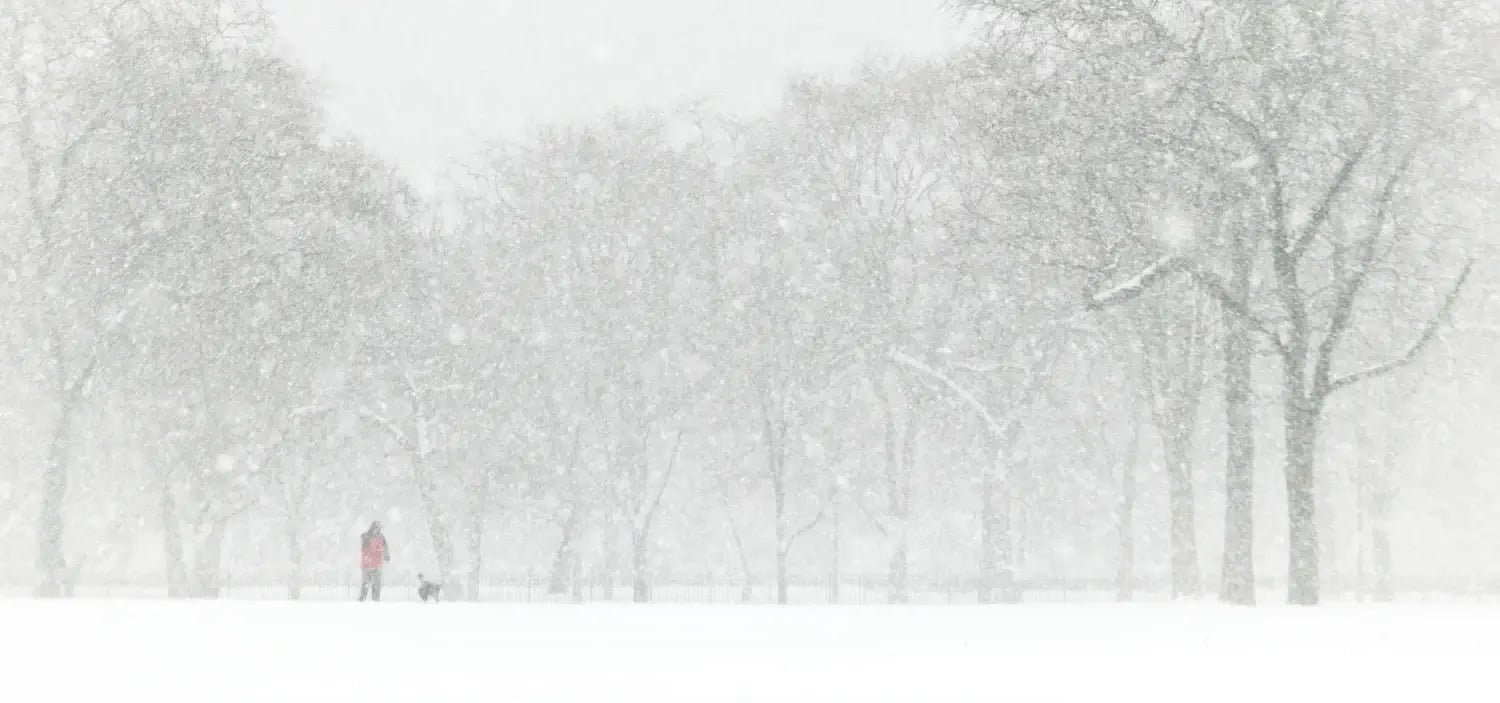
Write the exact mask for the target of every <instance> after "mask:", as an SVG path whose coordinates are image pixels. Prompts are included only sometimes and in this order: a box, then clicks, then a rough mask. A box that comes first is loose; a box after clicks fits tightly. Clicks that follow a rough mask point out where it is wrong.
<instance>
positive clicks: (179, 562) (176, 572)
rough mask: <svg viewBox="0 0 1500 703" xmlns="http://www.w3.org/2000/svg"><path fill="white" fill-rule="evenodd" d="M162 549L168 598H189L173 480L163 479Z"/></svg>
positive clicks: (161, 502)
mask: <svg viewBox="0 0 1500 703" xmlns="http://www.w3.org/2000/svg"><path fill="white" fill-rule="evenodd" d="M159 506H160V509H161V530H162V549H163V550H164V551H165V552H166V554H165V556H166V561H167V597H168V598H186V597H188V574H187V561H186V560H185V559H184V554H183V549H182V548H183V544H182V525H181V524H180V523H179V522H178V521H177V499H176V497H175V496H173V495H172V484H171V480H170V479H169V478H167V477H163V478H162V486H161V500H160V503H159Z"/></svg>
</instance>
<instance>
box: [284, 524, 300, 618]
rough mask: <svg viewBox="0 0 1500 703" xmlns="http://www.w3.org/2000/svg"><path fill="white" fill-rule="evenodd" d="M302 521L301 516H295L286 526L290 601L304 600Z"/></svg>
mask: <svg viewBox="0 0 1500 703" xmlns="http://www.w3.org/2000/svg"><path fill="white" fill-rule="evenodd" d="M301 532H302V520H301V517H300V516H295V515H294V516H293V517H292V518H291V519H289V520H287V524H286V553H287V569H286V597H287V598H288V599H290V600H301V599H302V539H301Z"/></svg>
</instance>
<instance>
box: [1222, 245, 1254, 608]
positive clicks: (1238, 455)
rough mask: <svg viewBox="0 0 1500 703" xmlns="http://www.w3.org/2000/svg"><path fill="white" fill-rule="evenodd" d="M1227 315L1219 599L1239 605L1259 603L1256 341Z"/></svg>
mask: <svg viewBox="0 0 1500 703" xmlns="http://www.w3.org/2000/svg"><path fill="white" fill-rule="evenodd" d="M1242 229H1243V228H1241V229H1240V230H1237V234H1236V235H1235V242H1234V257H1233V262H1232V264H1233V267H1234V271H1233V277H1232V281H1231V286H1232V287H1233V290H1232V291H1231V292H1230V294H1231V295H1232V296H1233V297H1234V298H1235V300H1237V301H1240V302H1241V303H1242V304H1244V303H1247V302H1248V299H1249V291H1250V281H1251V273H1252V271H1253V268H1254V250H1253V241H1252V240H1251V238H1250V235H1249V234H1248V233H1246V232H1244V231H1242ZM1223 316H1224V327H1225V336H1224V426H1225V433H1226V437H1225V444H1226V447H1227V456H1226V461H1225V469H1224V561H1223V569H1222V571H1221V573H1220V581H1219V598H1220V599H1221V600H1223V601H1224V602H1226V603H1234V604H1237V605H1254V604H1255V415H1254V409H1253V407H1252V405H1251V403H1252V389H1253V388H1254V385H1253V384H1254V370H1255V368H1254V363H1255V356H1254V355H1255V347H1254V344H1255V340H1254V338H1253V337H1252V331H1251V329H1250V322H1249V320H1246V319H1245V317H1244V315H1242V314H1240V313H1238V312H1236V311H1234V310H1230V309H1228V308H1224V309H1223Z"/></svg>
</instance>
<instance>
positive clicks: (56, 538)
mask: <svg viewBox="0 0 1500 703" xmlns="http://www.w3.org/2000/svg"><path fill="white" fill-rule="evenodd" d="M59 372H61V369H59ZM72 426H73V402H72V400H71V399H69V398H66V397H65V398H64V399H63V404H62V409H61V412H60V414H59V415H58V419H57V426H56V427H54V428H53V430H52V441H51V443H50V444H49V445H48V449H47V463H46V465H45V470H44V471H43V473H42V501H41V503H42V504H41V512H40V514H39V515H38V523H39V524H38V529H37V570H38V571H39V572H41V573H40V575H41V581H40V582H39V583H38V584H37V588H36V595H37V597H39V598H61V597H64V596H66V595H67V593H68V591H70V590H71V584H70V583H69V580H70V579H69V572H68V561H67V558H66V556H65V555H64V546H63V531H64V524H65V518H64V515H63V510H64V503H65V502H66V500H67V497H68V463H69V459H70V457H69V451H68V450H69V443H70V442H71V436H72Z"/></svg>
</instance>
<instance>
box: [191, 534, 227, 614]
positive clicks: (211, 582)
mask: <svg viewBox="0 0 1500 703" xmlns="http://www.w3.org/2000/svg"><path fill="white" fill-rule="evenodd" d="M228 522H229V521H228V520H227V519H223V518H217V519H213V520H212V522H210V523H209V525H208V529H207V531H205V532H203V534H202V536H201V537H199V539H198V540H197V541H196V543H195V544H194V547H193V575H192V586H191V589H192V591H191V596H192V597H193V598H218V597H219V589H220V583H219V567H220V566H221V565H222V563H223V558H224V532H225V529H226V528H227V526H228ZM197 531H198V530H197V529H195V530H194V532H195V533H196V532H197Z"/></svg>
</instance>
